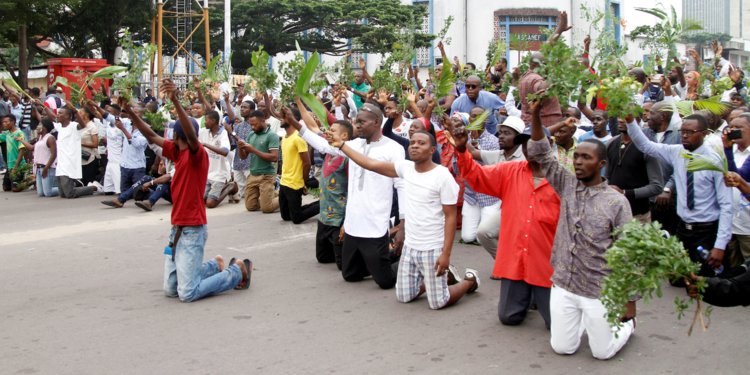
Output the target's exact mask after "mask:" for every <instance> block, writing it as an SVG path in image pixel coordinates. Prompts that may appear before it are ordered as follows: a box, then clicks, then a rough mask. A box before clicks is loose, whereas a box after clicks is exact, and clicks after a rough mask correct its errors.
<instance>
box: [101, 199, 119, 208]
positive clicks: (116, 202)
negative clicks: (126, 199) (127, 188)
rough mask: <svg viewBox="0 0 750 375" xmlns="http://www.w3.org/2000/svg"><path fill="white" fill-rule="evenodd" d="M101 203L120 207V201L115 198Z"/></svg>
mask: <svg viewBox="0 0 750 375" xmlns="http://www.w3.org/2000/svg"><path fill="white" fill-rule="evenodd" d="M102 204H103V205H105V206H110V207H114V208H122V203H120V201H118V200H117V198H115V199H112V200H111V201H102Z"/></svg>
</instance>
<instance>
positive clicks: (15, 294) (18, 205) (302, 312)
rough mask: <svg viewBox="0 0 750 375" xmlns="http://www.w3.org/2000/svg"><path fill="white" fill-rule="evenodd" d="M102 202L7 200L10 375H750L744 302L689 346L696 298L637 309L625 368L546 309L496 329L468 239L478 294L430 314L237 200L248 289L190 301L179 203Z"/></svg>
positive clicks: (6, 370) (484, 264) (212, 245)
mask: <svg viewBox="0 0 750 375" xmlns="http://www.w3.org/2000/svg"><path fill="white" fill-rule="evenodd" d="M102 199H104V197H86V198H80V199H77V200H64V199H60V198H46V199H41V198H37V197H36V195H35V193H34V192H25V193H16V194H11V193H0V218H1V221H2V223H3V225H2V226H1V227H0V285H1V288H2V289H0V290H1V292H2V293H0V295H1V296H2V297H1V299H0V374H178V373H180V374H219V373H230V371H232V373H243V374H249V373H260V374H264V373H265V374H321V373H339V374H403V373H407V372H409V373H411V372H413V373H433V374H436V373H451V374H454V373H455V374H464V373H474V374H573V373H581V374H605V373H606V374H697V373H703V372H709V371H710V372H713V373H717V374H746V373H747V366H746V363H745V362H746V359H747V355H748V349H747V337H748V336H749V334H750V325H749V324H748V317H749V316H750V314H749V311H748V310H747V309H745V308H730V309H719V308H717V309H715V311H714V313H713V315H712V323H711V326H710V328H709V330H708V331H707V332H702V331H700V330H699V329H698V330H697V331H696V332H694V333H693V336H692V337H688V336H687V329H688V325H689V323H690V319H692V315H691V316H690V317H687V318H683V319H682V320H677V318H676V316H675V315H674V313H673V307H672V305H673V302H672V300H673V299H674V297H675V296H676V295H683V294H684V292H683V290H680V289H674V288H671V287H669V286H667V287H666V288H665V293H664V294H665V296H664V298H662V299H660V300H657V301H653V302H652V303H650V304H640V305H639V306H638V327H637V331H636V334H635V336H634V337H633V338H632V340H631V342H630V343H629V344H628V345H627V346H626V347H625V349H624V350H623V351H622V352H621V353H620V354H618V355H617V356H616V357H615V358H614V359H612V360H610V361H606V362H602V361H597V360H595V359H593V358H592V357H591V352H590V350H589V349H588V346H587V345H588V344H587V342H586V341H585V339H584V342H583V345H582V347H581V349H580V350H579V352H578V353H577V354H575V355H573V356H567V357H564V356H559V355H556V354H555V353H554V352H553V351H552V349H551V348H550V345H549V333H548V332H547V331H546V330H545V329H544V324H543V321H542V319H541V318H540V317H539V315H538V314H537V313H536V312H533V311H532V312H531V313H530V315H529V317H528V318H527V321H526V322H525V323H524V324H523V325H522V326H519V327H506V326H502V325H501V324H500V322H499V321H498V318H497V301H498V293H499V282H497V281H492V280H490V279H489V278H488V276H489V272H490V270H491V267H492V260H491V258H490V257H489V256H488V255H487V254H486V252H485V251H484V250H483V249H481V248H479V247H474V246H465V245H457V246H456V248H455V249H454V256H453V259H452V261H453V263H454V264H456V265H457V266H459V267H460V268H461V269H462V270H463V268H464V267H466V266H471V267H476V268H478V269H479V271H480V272H481V277H482V286H481V288H480V290H479V292H478V293H477V294H475V295H469V296H467V297H466V298H465V299H463V300H461V301H460V303H459V304H458V305H456V306H454V307H451V308H448V309H446V310H444V311H431V310H430V309H429V308H428V305H427V301H426V300H425V299H424V298H422V299H420V300H418V301H416V302H414V303H411V304H406V305H405V304H400V303H398V302H397V301H396V297H395V293H394V291H393V290H388V291H383V290H380V289H379V288H378V287H377V286H376V285H375V283H374V282H372V281H370V280H367V281H364V282H360V283H353V284H352V283H346V282H344V281H343V279H342V278H341V275H340V273H339V272H338V271H337V270H336V267H335V265H321V264H318V263H317V262H316V261H315V258H314V236H315V228H316V224H315V221H314V220H310V221H308V222H307V223H305V224H303V225H293V224H287V223H283V222H282V221H281V219H280V217H279V215H278V214H271V215H263V214H260V213H248V212H246V211H245V209H244V206H242V205H229V204H226V203H224V204H222V205H221V206H219V207H218V208H216V209H214V210H209V212H208V217H209V237H208V244H207V249H206V256H207V257H209V256H213V255H215V254H217V253H218V254H222V255H223V256H224V257H225V259H226V260H227V261H228V260H229V259H230V258H231V257H233V256H236V257H249V258H251V259H252V260H253V261H254V263H255V271H254V272H253V278H252V286H251V288H250V289H249V290H248V291H230V292H228V293H225V294H223V295H220V296H215V297H211V298H208V299H205V300H202V301H198V302H195V303H190V304H185V303H180V302H179V301H178V300H176V299H170V298H166V297H164V294H163V292H162V288H161V286H162V268H163V255H162V250H163V248H164V246H165V245H166V242H167V234H168V231H169V211H170V206H168V205H165V204H164V203H162V202H159V203H158V204H157V206H156V208H155V211H154V212H151V213H147V212H143V211H142V210H141V209H139V208H137V207H135V206H134V205H133V204H132V202H128V203H127V205H126V207H125V208H122V209H112V208H108V207H105V206H103V205H102V204H100V203H99V201H100V200H102ZM234 371H237V372H234Z"/></svg>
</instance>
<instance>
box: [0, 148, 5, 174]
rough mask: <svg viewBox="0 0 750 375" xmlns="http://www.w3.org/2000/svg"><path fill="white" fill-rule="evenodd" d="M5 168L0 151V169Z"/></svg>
mask: <svg viewBox="0 0 750 375" xmlns="http://www.w3.org/2000/svg"><path fill="white" fill-rule="evenodd" d="M3 169H6V167H5V158H3V153H2V151H0V170H3Z"/></svg>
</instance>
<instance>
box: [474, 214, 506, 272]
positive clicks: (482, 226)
mask: <svg viewBox="0 0 750 375" xmlns="http://www.w3.org/2000/svg"><path fill="white" fill-rule="evenodd" d="M501 210H502V208H499V209H498V210H497V211H494V212H491V213H488V214H487V215H484V214H482V221H481V222H480V223H479V227H478V228H477V241H479V243H480V244H482V247H484V249H485V250H487V252H488V253H489V254H490V256H492V259H495V256H496V255H497V243H498V241H499V238H500V211H501Z"/></svg>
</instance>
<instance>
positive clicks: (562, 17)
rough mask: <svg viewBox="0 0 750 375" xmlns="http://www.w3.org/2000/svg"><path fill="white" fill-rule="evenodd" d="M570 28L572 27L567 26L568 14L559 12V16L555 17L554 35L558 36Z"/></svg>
mask: <svg viewBox="0 0 750 375" xmlns="http://www.w3.org/2000/svg"><path fill="white" fill-rule="evenodd" d="M572 27H573V25H568V12H566V11H562V12H560V14H558V15H557V28H556V29H555V34H557V35H560V34H562V33H564V32H566V31H568V30H570V29H571V28H572Z"/></svg>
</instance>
